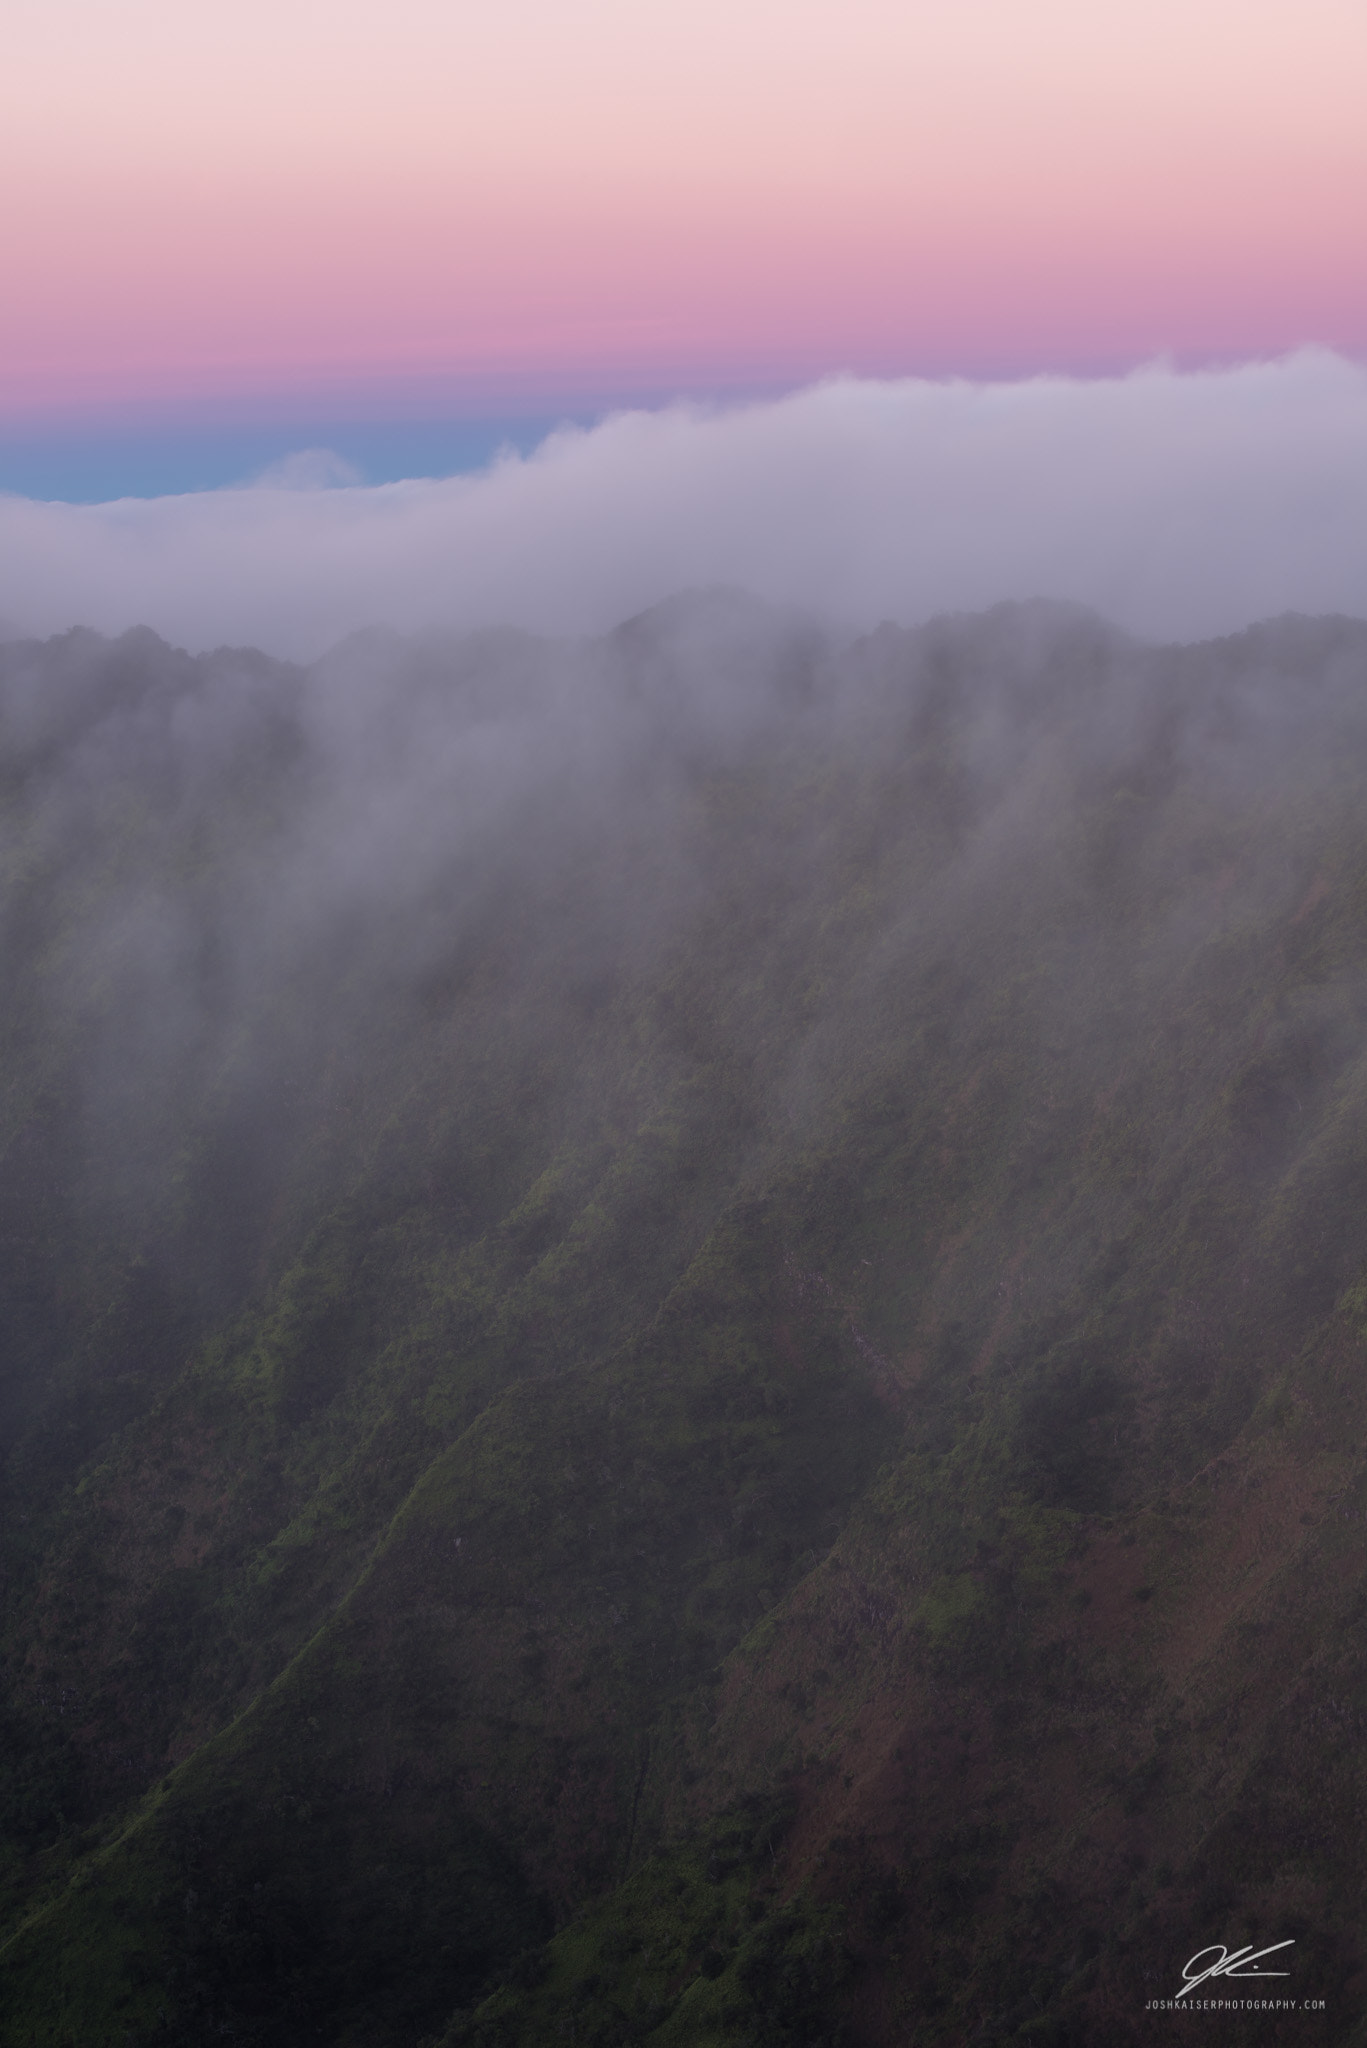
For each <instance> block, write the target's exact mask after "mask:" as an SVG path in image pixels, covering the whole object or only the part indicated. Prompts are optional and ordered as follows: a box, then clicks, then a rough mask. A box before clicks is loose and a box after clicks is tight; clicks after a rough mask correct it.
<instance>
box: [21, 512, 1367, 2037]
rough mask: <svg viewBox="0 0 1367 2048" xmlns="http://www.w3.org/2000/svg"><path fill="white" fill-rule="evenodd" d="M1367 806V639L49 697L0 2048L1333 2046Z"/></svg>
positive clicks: (431, 656) (1030, 638) (55, 680)
mask: <svg viewBox="0 0 1367 2048" xmlns="http://www.w3.org/2000/svg"><path fill="white" fill-rule="evenodd" d="M276 495H277V496H278V497H279V498H280V500H281V501H282V502H292V500H291V498H290V494H289V493H285V492H280V493H277V494H276ZM340 495H341V497H342V498H343V499H345V497H346V495H347V494H346V493H342V494H340ZM1365 783H1367V621H1364V620H1362V619H1360V618H1354V617H1351V616H1337V615H1327V614H1320V615H1317V616H1309V615H1304V614H1295V613H1291V614H1286V615H1283V616H1280V617H1273V618H1268V619H1263V620H1261V621H1259V622H1257V623H1253V624H1249V625H1245V626H1243V627H1241V628H1240V630H1238V631H1235V632H1233V633H1230V634H1225V635H1221V636H1218V637H1215V638H1210V639H1205V640H1168V641H1163V640H1161V639H1155V638H1152V637H1148V638H1143V637H1140V636H1138V635H1136V634H1134V633H1133V632H1130V631H1126V630H1123V629H1122V628H1121V627H1119V626H1117V625H1115V624H1113V623H1111V622H1110V621H1109V620H1108V619H1107V618H1105V617H1104V616H1102V615H1101V614H1099V613H1098V612H1096V611H1094V610H1089V609H1086V608H1084V607H1082V606H1080V605H1078V604H1076V603H1068V602H1063V603H1060V602H1057V601H1045V600H1032V601H1026V602H1001V603H996V604H993V605H991V606H989V607H988V608H986V609H983V610H979V611H971V610H964V611H958V612H948V613H945V614H943V615H941V616H938V617H936V618H933V619H931V620H929V621H928V622H926V623H924V624H920V625H916V626H905V625H900V624H895V623H888V622H883V623H881V624H878V625H876V626H874V627H873V629H872V630H869V631H863V630H860V629H859V628H858V626H857V625H856V626H852V625H851V623H850V621H849V619H848V617H845V618H837V619H834V620H833V619H831V618H830V617H829V616H828V615H825V614H823V612H822V610H821V607H820V606H819V605H818V604H817V603H816V602H815V597H814V594H813V593H807V594H806V598H805V601H803V602H785V603H776V602H774V601H772V600H766V599H764V598H762V597H758V596H755V595H753V594H750V593H747V592H745V591H744V590H739V589H736V588H735V587H732V586H722V587H711V588H704V589H694V590H691V591H689V590H685V591H676V592H675V593H674V594H673V595H671V596H669V597H667V598H665V599H663V600H661V601H659V602H656V603H653V604H651V605H650V606H648V607H646V608H645V609H642V610H637V611H635V612H633V613H629V614H627V615H625V616H623V617H621V618H618V619H614V620H613V621H612V623H611V624H610V626H609V627H608V628H607V629H606V630H604V631H601V632H598V631H587V630H584V631H577V632H574V633H553V632H550V631H544V630H542V631H532V630H529V629H528V628H527V627H525V626H516V625H511V626H510V625H506V624H504V625H499V626H496V627H488V628H485V629H483V630H471V631H458V630H453V629H450V628H447V629H429V630H426V631H422V632H412V633H407V634H405V633H401V632H398V631H396V630H394V629H393V628H389V627H373V626H372V627H368V628H366V629H364V630H361V631H358V632H356V633H353V634H350V635H348V636H347V637H345V638H343V639H341V640H339V641H337V642H336V643H335V644H333V645H332V646H331V647H330V648H329V649H328V651H327V652H326V653H325V654H323V655H322V656H321V657H319V658H318V659H316V660H311V661H309V662H307V663H304V662H294V661H290V660H287V659H283V658H281V657H279V656H276V655H273V654H270V653H263V652H261V651H260V650H255V649H251V648H247V647H242V646H237V647H220V648H217V649H216V650H215V651H213V652H210V653H202V654H190V653H187V652H185V651H184V650H183V649H180V648H177V647H175V646H172V645H170V644H168V642H167V641H166V640H165V639H164V638H161V637H159V636H158V635H157V634H156V633H155V632H154V631H152V630H151V629H149V628H148V627H147V626H138V627H135V628H133V629H131V630H129V631H127V632H125V633H122V634H120V635H118V636H116V637H112V638H111V637H105V636H102V635H100V634H97V633H94V632H92V631H90V630H89V629H86V628H80V627H78V628H71V629H68V630H66V631H63V632H61V633H58V634H56V635H54V636H52V637H50V638H46V639H42V638H34V639H16V640H10V641H7V642H5V643H3V644H0V945H3V949H4V957H5V961H6V966H7V970H8V971H7V973H6V975H5V976H4V977H3V980H0V1327H3V1329H4V1332H5V1335H6V1345H5V1349H4V1353H3V1359H2V1361H0V1445H3V1447H4V1456H3V1460H2V1461H0V1506H3V1513H2V1514H0V1563H2V1564H3V1566H4V1570H5V1574H6V1577H5V1585H6V1606H5V1610H4V1628H3V1633H0V1676H2V1677H3V1691H0V1735H3V1741H4V1747H3V1751H0V1763H3V1769H0V1988H2V1990H3V1997H0V2048H33V2044H34V2043H35V2042H39V2041H42V2042H44V2043H45V2042H46V2040H47V2039H49V2038H51V2037H52V2032H53V2026H52V2019H53V2015H54V2014H58V2015H60V2017H61V2023H62V2025H63V2026H66V2027H67V2029H68V2032H69V2034H70V2036H71V2038H72V2039H73V2040H78V2041H79V2042H80V2044H81V2048H87V2044H90V2048H126V2044H127V2043H128V2042H129V2041H130V2039H131V2040H132V2041H134V2042H135V2043H137V2044H139V2048H142V2044H143V2043H145V2044H146V2048H159V2044H161V2043H163V2042H170V2043H173V2044H176V2048H178V2044H179V2043H181V2042H184V2043H185V2044H186V2048H190V2044H194V2048H198V2044H199V2043H200V2042H202V2041H204V2040H207V2039H215V2038H221V2037H227V2036H228V2035H229V2034H231V2035H233V2036H235V2037H237V2038H240V2039H245V2040H247V2041H252V2042H255V2043H257V2044H259V2048H295V2044H296V2043H297V2042H298V2041H299V2040H301V2039H314V2038H316V2039H320V2040H322V2041H325V2042H329V2043H332V2044H335V2048H342V2044H346V2043H354V2042H357V2041H364V2042H366V2043H367V2048H413V2044H414V2043H422V2044H425V2048H544V2044H545V2043H546V2042H547V2041H550V2040H555V2039H556V2038H557V2037H560V2038H563V2037H564V2034H565V2025H564V2023H565V2021H566V2020H567V2019H568V2020H570V2021H572V2022H573V2025H574V2029H575V2032H576V2034H577V2035H578V2036H579V2037H580V2038H582V2039H587V2040H597V2041H599V2042H602V2043H604V2044H613V2048H618V2044H623V2043H625V2042H626V2041H629V2040H637V2041H643V2042H649V2043H651V2044H652V2048H682V2044H689V2043H696V2044H699V2048H701V2044H702V2043H707V2044H708V2048H832V2044H834V2043H835V2042H842V2041H845V2042H852V2043H855V2044H857V2048H904V2044H905V2042H906V2040H907V2038H908V2032H909V2029H910V2030H911V2032H912V2038H916V2039H918V2040H921V2039H924V2040H925V2042H926V2043H927V2048H965V2044H967V2043H969V2042H971V2041H975V2040H977V2041H991V2042H993V2043H998V2044H1001V2048H1005V2044H1007V2043H1009V2042H1011V2041H1013V2040H1022V2039H1032V2040H1038V2039H1040V2038H1045V2039H1048V2038H1050V2037H1049V2036H1048V2035H1047V2034H1046V2035H1043V2036H1041V2034H1040V2032H1039V2029H1038V2026H1037V2025H1036V2022H1037V2020H1038V2019H1039V2016H1040V2013H1041V2009H1042V2008H1043V2010H1044V2011H1045V2014H1046V2016H1047V2017H1048V2018H1049V2019H1050V2022H1051V2024H1053V2023H1054V2022H1057V2024H1056V2026H1055V2031H1054V2034H1053V2037H1052V2038H1053V2039H1054V2040H1055V2041H1056V2042H1058V2043H1062V2044H1073V2043H1078V2044H1081V2043H1087V2044H1090V2043H1091V2042H1092V2041H1105V2042H1106V2043H1107V2048H1110V2044H1111V2043H1112V2042H1114V2043H1117V2044H1123V2048H1142V2043H1143V2040H1144V2039H1145V2038H1147V2036H1146V2034H1145V2033H1144V2032H1142V2031H1141V2028H1142V2023H1143V2018H1146V2017H1147V2015H1144V2014H1143V2001H1144V1999H1145V1998H1146V1997H1147V1996H1149V1995H1150V1980H1151V1976H1152V1974H1153V1972H1155V1971H1159V1972H1166V1971H1170V1970H1171V1968H1172V1959H1173V1957H1174V1956H1175V1957H1176V1960H1177V1964H1178V1965H1179V1966H1180V1963H1181V1960H1182V1958H1183V1957H1184V1956H1186V1955H1189V1954H1190V1953H1191V1952H1192V1949H1193V1946H1194V1945H1195V1943H1196V1942H1198V1941H1199V1940H1201V1939H1202V1938H1203V1937H1204V1936H1205V1935H1206V1934H1207V1933H1210V1934H1211V1935H1212V1937H1213V1938H1216V1939H1223V1938H1224V1937H1225V1936H1226V1935H1230V1936H1231V1937H1236V1938H1239V1939H1242V1938H1243V1936H1244V1934H1245V1932H1249V1930H1252V1932H1256V1931H1257V1930H1258V1929H1259V1928H1261V1927H1264V1926H1266V1925H1268V1924H1269V1923H1271V1924H1272V1925H1273V1926H1274V1927H1275V1928H1276V1929H1277V1930H1278V1931H1280V1930H1281V1928H1282V1927H1283V1924H1285V1925H1289V1926H1290V1927H1292V1928H1293V1929H1294V1930H1295V1932H1294V1935H1292V1936H1288V1937H1287V1938H1288V1939H1290V1940H1294V1943H1295V1944H1296V1957H1297V1967H1298V1969H1299V1970H1300V1971H1301V1972H1302V1976H1303V1979H1304V1980H1305V1981H1306V1982H1307V1983H1309V1982H1313V1984H1314V1986H1315V1987H1316V1988H1317V1990H1318V1989H1323V1990H1324V1991H1325V1992H1326V1994H1327V2000H1328V2005H1327V2010H1328V2013H1329V2017H1327V2018H1325V2019H1324V2020H1323V2023H1322V2024H1320V2022H1319V2020H1318V2018H1317V2017H1313V2016H1312V2018H1311V2019H1310V2020H1308V2021H1307V2022H1306V2024H1305V2025H1304V2027H1302V2028H1301V2029H1300V2030H1299V2031H1298V2033H1297V2037H1296V2038H1297V2042H1298V2044H1299V2048H1306V2044H1307V2043H1313V2044H1314V2048H1339V2042H1340V2041H1341V2039H1342V2031H1341V2029H1338V2030H1337V2031H1336V2027H1337V2020H1338V2018H1339V2016H1340V2014H1341V2012H1342V2011H1343V2010H1344V2008H1345V2005H1346V2004H1347V2003H1349V2002H1350V2001H1351V1999H1352V1997H1353V1996H1354V1992H1353V1986H1354V1985H1355V1984H1356V1983H1357V1982H1359V1981H1361V1980H1362V1978H1363V1974H1364V1970H1367V1955H1364V1951H1363V1948H1362V1938H1361V1930H1362V1925H1363V1919H1362V1914H1361V1911H1360V1902H1361V1901H1362V1900H1363V1898H1364V1897H1367V1831H1365V1830H1364V1829H1363V1828H1362V1827H1361V1826H1360V1825H1359V1816H1360V1814H1361V1812H1362V1811H1364V1810H1367V1749H1365V1748H1364V1746H1363V1744H1362V1742H1361V1740H1360V1733H1361V1729H1362V1727H1363V1725H1364V1721H1363V1716H1364V1715H1367V1654H1364V1651H1363V1647H1362V1643H1363V1637H1362V1617H1363V1614H1364V1613H1367V1576H1365V1575H1364V1574H1365V1571H1367V1567H1365V1566H1364V1553H1363V1549H1362V1544H1361V1523H1362V1520H1363V1518H1364V1516H1367V1452H1364V1448H1363V1447H1364V1446H1367V1392H1365V1391H1364V1390H1367V1372H1364V1370H1363V1361H1364V1359H1367V1264H1364V1241H1363V1233H1362V1214H1363V1188H1364V1176H1363V1164H1362V1162H1363V1157H1364V1150H1363V1133H1364V1131H1365V1130H1367V943H1365V942H1364V933H1367V916H1364V907H1365V906H1367V827H1365V826H1364V819H1367V810H1365V809H1364V805H1363V801H1362V797H1363V789H1364V784H1365ZM1212 1588H1214V1589H1215V1590H1214V1594H1212ZM1269 1786H1272V1787H1275V1788H1276V1790H1275V1798H1270V1797H1269V1796H1268V1795H1267V1794H1266V1788H1267V1787H1269ZM1098 1897H1100V1898H1102V1899H1103V1900H1104V1901H1107V1902H1109V1903H1108V1905H1107V1911H1108V1912H1112V1911H1113V1913H1114V1916H1115V1920H1116V1931H1113V1932H1112V1931H1107V1930H1108V1929H1109V1926H1110V1923H1109V1921H1108V1922H1107V1923H1106V1925H1105V1926H1101V1925H1099V1924H1097V1923H1098V1914H1097V1907H1096V1900H1097V1898H1098ZM1193 1929H1194V1930H1195V1931H1193ZM1252 1932H1249V1938H1250V1939H1251V1938H1252ZM1023 1950H1024V1951H1025V1952H1027V1953H1028V1957H1029V1961H1028V1965H1022V1962H1021V1955H1022V1952H1023ZM1026 1968H1028V1984H1027V1985H1026V1986H1025V1988H1022V1971H1023V1969H1026ZM1162 1981H1163V1982H1165V1983H1166V1981H1167V1978H1166V1977H1164V1978H1163V1980H1162ZM1041 1987H1042V1988H1041ZM1137 2013H1138V2014H1141V2015H1142V2018H1141V2019H1140V2020H1136V2019H1135V2017H1134V2016H1135V2014H1137ZM1299 2017H1300V2016H1299V2015H1297V2018H1298V2019H1299ZM985 2030H986V2031H985Z"/></svg>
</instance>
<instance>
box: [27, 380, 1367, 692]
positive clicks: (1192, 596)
mask: <svg viewBox="0 0 1367 2048" xmlns="http://www.w3.org/2000/svg"><path fill="white" fill-rule="evenodd" d="M282 486H286V487H283V488H282ZM718 583H727V584H732V585H741V586H744V587H745V588H747V589H749V590H751V591H753V592H755V593H756V594H757V595H759V596H762V597H764V598H767V599H770V600H773V601H776V602H779V603H783V604H793V603H797V604H800V605H802V606H804V607H810V608H811V609H813V610H816V611H820V612H822V613H824V614H826V615H828V616H830V617H832V618H835V619H839V620H842V621H845V622H847V623H848V624H849V625H850V626H868V625H872V624H874V623H876V622H877V621H879V620H881V619H885V618H886V619H891V620H894V621H897V622H899V623H902V624H915V623H917V622H918V621H920V620H923V619H925V618H927V617H929V616H931V615H933V614H935V613H938V612H943V611H952V610H960V609H965V610H971V609H976V608H979V607H982V606H986V605H990V604H993V603H995V602H997V601H999V600H1001V599H1017V598H1032V597H1048V598H1059V599H1065V600H1071V601H1073V602H1076V603H1081V604H1085V605H1089V606H1092V607H1095V608H1096V609H1097V610H1099V611H1100V612H1102V613H1104V614H1105V615H1106V616H1107V617H1109V618H1110V619H1112V620H1113V621H1115V622H1116V623H1117V624H1118V625H1121V626H1123V627H1126V628H1128V629H1130V630H1131V631H1134V632H1137V633H1140V634H1144V635H1153V636H1159V637H1176V638H1192V637H1199V636H1202V635H1207V634H1214V633H1220V632H1224V631H1228V630H1232V629H1235V628H1237V627H1239V626H1241V625H1244V624H1247V623H1248V622H1250V621H1251V620H1253V619H1256V618H1261V617H1266V616H1268V615H1271V614H1275V613H1279V612H1283V611H1288V610H1297V611H1305V612H1324V611H1338V612H1348V613H1354V614H1367V368H1364V366H1362V365H1360V364H1355V363H1351V362H1348V361H1345V360H1344V359H1342V358H1340V357H1337V356H1334V355H1331V354H1329V353H1327V352H1325V351H1322V350H1306V351H1302V352H1301V353H1299V354H1297V355H1295V356H1292V357H1289V358H1287V359H1285V360H1283V361H1280V362H1276V363H1268V364H1255V365H1245V366H1242V367H1239V368H1234V369H1229V370H1223V371H1202V372H1179V371H1175V370H1172V369H1169V368H1165V367H1161V366H1160V367H1152V368H1148V369H1144V370H1140V371H1137V372H1135V373H1134V374H1132V375H1130V376H1127V377H1123V378H1114V379H1101V380H1095V381H1082V380H1076V379H1067V378H1039V379H1033V380H1030V381H1028V382H1023V383H1017V384H1000V385H980V384H970V383H962V382H961V383H932V382H926V381H916V380H906V381H899V382H871V381H862V380H859V381H857V380H838V381H832V382H828V383H825V384H822V385H819V386H817V387H815V388H814V389H811V390H808V391H804V392H801V393H798V394H796V395H794V396H791V397H788V398H783V399H779V400H775V401H772V402H769V403H764V404H756V405H749V406H745V407H742V408H735V409H700V408H697V407H689V406H676V407H670V408H666V409H664V410H661V411H656V412H635V413H622V414H619V415H616V416H614V417H612V418H610V419H608V420H606V421H604V422H603V423H602V424H601V425H599V426H597V427H595V428H593V429H591V430H587V431H579V430H565V431H562V432H560V433H557V434H555V435H553V436H552V437H551V438H550V439H549V440H548V441H546V442H545V443H544V444H543V446H542V447H541V448H540V449H538V450H537V451H536V453H535V454H533V455H531V456H528V457H526V458H523V457H519V456H514V455H509V456H507V457H505V458H503V459H501V460H500V461H498V462H497V463H495V464H494V465H493V467H492V468H491V469H489V470H487V471H485V472H484V473H482V474H480V475H476V476H460V477H453V478H449V479H445V480H440V481H431V480H425V481H414V482H409V483H398V484H386V485H381V486H374V487H363V486H360V485H355V484H348V483H347V481H346V477H345V474H344V473H343V472H340V471H339V469H338V468H337V466H336V464H335V461H334V460H333V459H331V458H328V459H320V457H319V455H318V453H317V451H313V452H310V453H309V454H308V455H307V456H305V457H302V458H294V459H292V460H291V462H290V463H288V464H286V465H285V466H284V468H283V469H282V470H281V471H280V472H279V473H277V474H275V475H272V476H270V477H268V478H264V479H261V480H259V481H258V482H257V483H256V484H254V485H252V486H251V487H248V488H244V489H238V490H228V491H216V492H206V493H203V494H200V495H196V496H184V497H175V498H161V499H149V500H138V499H125V500H121V501H119V502H117V503H114V504H109V505H96V506H84V505H65V504H44V503H36V502H33V501H30V500H27V499H21V498H14V497H9V498H3V499H0V618H3V619H5V620H7V621H10V622H12V625H13V627H14V628H15V629H17V630H21V631H23V632H26V633H34V634H45V633H50V632H55V631H59V630H62V629H64V628H66V627H68V626H71V625H75V624H81V625H87V626H92V627H94V628H96V629H98V630H101V631H104V632H119V631H122V630H124V629H125V628H127V627H129V626H131V625H134V624H146V625H150V626H152V627H153V628H154V629H155V630H156V631H157V632H159V633H161V634H162V635H164V636H166V637H167V638H169V639H171V640H173V641H175V642H177V643H179V644H182V645H184V646H186V647H188V648H190V649H192V650H197V649H202V648H207V647H212V646H216V645H222V644H224V643H229V644H247V643H250V644H255V645H258V646H261V647H263V648H265V649H267V650H268V651H270V652H272V653H275V654H279V655H286V656H291V657H296V658H311V657H313V656H316V655H317V654H319V653H320V652H321V651H322V650H323V649H324V648H325V647H327V646H328V645H330V644H331V643H333V642H335V641H337V640H339V639H340V638H341V637H342V636H343V635H345V634H347V633H349V632H351V631H353V630H354V629H356V628H357V627H360V626H363V625H367V624H373V623H385V624H388V625H392V626H394V627H397V628H399V629H400V630H409V631H411V630H417V629H422V628H425V627H428V626H445V627H455V628H477V627H484V626H492V625H500V624H511V625H517V626H523V627H529V628H533V629H536V630H540V631H549V632H572V633H574V632H595V631H600V630H602V629H604V628H606V627H608V626H610V625H611V624H613V623H614V622H615V621H617V620H619V619H621V618H623V617H626V616H628V615H629V614H631V613H633V612H636V611H639V610H641V609H642V608H643V607H645V606H647V605H650V604H652V603H654V602H655V601H657V600H659V599H661V598H663V597H665V596H667V595H668V594H670V593H671V592H674V591H678V590H680V589H684V588H688V587H691V586H702V585H714V584H718Z"/></svg>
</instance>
